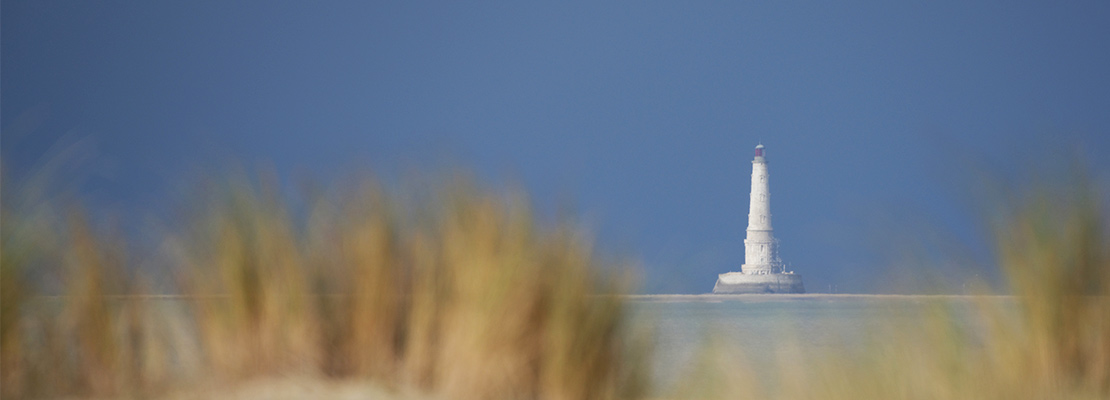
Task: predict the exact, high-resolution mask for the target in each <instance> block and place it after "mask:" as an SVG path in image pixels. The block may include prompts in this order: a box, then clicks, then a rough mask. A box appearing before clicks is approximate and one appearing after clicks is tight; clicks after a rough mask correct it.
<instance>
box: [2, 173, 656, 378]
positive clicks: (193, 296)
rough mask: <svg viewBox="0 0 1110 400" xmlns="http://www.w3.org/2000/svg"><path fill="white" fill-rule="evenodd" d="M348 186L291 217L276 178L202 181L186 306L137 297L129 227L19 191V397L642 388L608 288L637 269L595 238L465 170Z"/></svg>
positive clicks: (8, 345)
mask: <svg viewBox="0 0 1110 400" xmlns="http://www.w3.org/2000/svg"><path fill="white" fill-rule="evenodd" d="M341 189H350V190H349V191H345V192H341V193H326V194H319V195H317V196H316V197H315V198H313V199H312V201H311V202H310V206H309V207H307V210H305V211H304V212H302V213H301V214H303V216H302V217H294V215H293V214H294V213H293V212H292V211H291V210H290V209H289V208H288V207H287V206H286V203H285V202H283V201H282V200H281V196H279V195H277V193H276V191H275V186H274V185H270V184H267V182H266V181H262V182H261V183H259V182H257V181H253V180H250V179H247V178H245V177H239V178H232V179H229V180H227V181H219V180H216V181H210V182H206V183H205V184H204V185H202V186H201V187H200V188H199V190H198V191H197V192H198V195H197V196H196V197H195V198H193V199H191V201H190V204H191V205H192V208H191V209H189V210H186V211H185V212H184V213H183V215H184V216H185V217H184V218H183V221H184V223H183V224H181V225H180V226H179V227H177V228H174V229H169V232H170V233H169V234H167V235H166V238H165V245H164V246H163V248H164V249H165V253H166V254H165V256H164V257H162V258H161V260H163V263H165V264H166V265H161V266H159V267H160V268H166V269H173V270H174V271H176V272H177V276H178V277H179V279H178V282H177V285H178V287H179V290H180V291H181V292H182V295H183V297H182V298H183V299H186V300H187V301H186V306H185V307H184V310H181V311H180V312H175V311H174V310H173V309H172V307H170V308H167V307H166V306H165V305H164V304H162V305H159V304H157V303H156V302H152V301H143V300H141V299H142V298H143V297H142V296H141V294H142V293H144V291H143V290H142V288H143V285H141V284H140V282H143V279H142V278H141V277H138V274H137V273H136V271H137V268H135V265H134V263H135V262H134V261H133V260H130V259H128V258H127V256H126V251H125V250H126V249H125V244H124V243H123V241H122V240H121V239H119V236H118V235H112V234H110V233H105V232H103V231H98V230H94V229H93V228H91V227H90V226H89V224H88V223H87V222H86V221H85V219H84V218H83V216H82V215H83V213H81V212H80V211H73V212H70V213H68V216H66V217H64V218H57V219H55V218H56V217H57V215H56V213H55V212H54V211H55V210H56V208H50V209H44V211H43V212H42V213H41V214H35V213H28V212H26V211H24V210H23V209H20V207H25V206H27V205H32V204H39V203H37V202H34V201H5V202H4V203H3V205H4V207H5V208H4V216H3V217H4V220H3V221H4V228H5V231H4V248H3V260H4V264H3V266H4V269H3V271H4V275H3V277H2V278H3V283H4V285H5V286H4V288H3V289H4V291H3V294H4V298H3V306H4V309H3V316H4V320H3V322H4V326H3V329H4V331H3V332H4V336H3V343H4V348H3V354H4V358H3V362H4V364H3V366H2V367H3V368H2V370H0V371H2V373H3V382H4V384H3V388H2V390H3V395H4V397H5V398H38V397H66V396H78V397H88V396H93V397H149V396H154V395H159V394H169V393H174V392H180V391H182V390H187V389H188V388H189V387H190V386H195V385H198V384H200V385H202V386H212V385H215V386H224V387H233V386H235V385H236V384H238V383H239V382H247V381H251V380H254V379H260V378H266V377H294V376H298V377H307V378H308V379H316V380H325V381H328V380H330V381H334V382H348V381H352V380H355V381H368V382H374V383H375V384H377V385H379V386H381V387H383V388H384V390H386V391H387V392H393V393H396V394H398V396H400V395H401V394H404V393H423V394H426V395H432V396H438V397H445V398H463V399H465V398H475V399H478V398H482V399H485V398H552V399H604V398H631V397H638V396H639V394H640V390H641V387H642V386H643V382H644V379H643V375H644V371H643V368H642V367H640V365H643V363H638V362H629V361H631V360H634V357H636V354H637V352H639V351H641V350H640V349H638V348H637V347H636V346H635V345H633V344H631V343H630V342H629V341H628V338H629V336H628V335H627V334H626V333H627V331H628V328H627V321H626V318H625V308H624V306H623V304H622V302H621V301H620V300H619V298H616V297H612V296H603V297H595V296H592V295H594V294H599V293H606V294H607V293H618V292H622V291H624V290H626V289H627V283H626V281H627V280H626V279H625V278H623V277H622V276H621V275H619V274H618V272H619V270H620V269H621V266H619V265H611V266H607V265H605V264H606V263H605V262H602V261H600V260H599V259H598V258H597V256H596V255H595V252H594V250H593V249H592V248H591V247H590V245H589V243H588V242H587V241H586V240H585V239H584V238H585V236H584V235H583V234H582V233H581V232H579V231H576V230H575V229H573V228H571V227H570V226H569V225H566V224H555V225H554V226H545V225H543V224H541V223H539V222H537V221H536V220H535V219H534V217H533V213H532V212H531V210H530V209H529V205H528V201H527V199H526V198H525V197H523V196H522V195H508V196H503V195H494V194H489V193H487V192H484V191H482V190H479V189H478V188H476V187H475V186H474V185H472V184H470V183H468V182H466V181H464V180H458V181H455V182H452V183H450V184H447V185H444V187H442V188H440V189H436V191H435V193H432V194H429V195H426V196H422V197H421V198H420V199H417V200H415V201H413V199H412V198H410V199H408V200H409V201H405V202H402V201H401V200H402V199H401V198H400V197H398V196H391V195H389V194H388V193H386V191H384V190H383V189H382V188H381V187H380V186H379V185H377V184H376V183H375V182H373V181H372V180H365V181H360V182H356V183H355V184H352V185H350V186H347V187H344V188H341ZM4 192H5V194H11V195H12V196H13V198H17V197H18V194H19V193H18V191H9V190H7V188H5V191H4ZM6 200H7V199H6ZM19 200H22V199H19ZM55 239H57V240H55ZM56 278H60V279H56ZM52 290H53V292H51V291H52ZM51 294H57V295H60V296H56V297H49V296H46V295H51ZM119 295H133V296H134V297H124V298H120V297H119ZM114 296H115V297H114ZM282 379H284V378H282Z"/></svg>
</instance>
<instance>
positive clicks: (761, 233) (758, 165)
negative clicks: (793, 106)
mask: <svg viewBox="0 0 1110 400" xmlns="http://www.w3.org/2000/svg"><path fill="white" fill-rule="evenodd" d="M770 181H771V176H770V175H769V174H768V172H767V159H766V157H765V156H764V153H763V145H762V144H761V145H759V146H756V148H755V159H753V160H752V193H751V202H750V203H749V204H750V207H749V209H748V237H747V239H744V265H743V266H741V270H742V271H743V272H744V273H746V274H769V273H776V272H783V270H782V262H781V261H779V255H778V241H776V240H775V237H774V235H773V234H772V229H771V189H770V184H771V182H770Z"/></svg>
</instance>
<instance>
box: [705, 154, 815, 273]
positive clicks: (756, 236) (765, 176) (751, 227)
mask: <svg viewBox="0 0 1110 400" xmlns="http://www.w3.org/2000/svg"><path fill="white" fill-rule="evenodd" d="M765 150H766V149H765V148H764V147H763V144H762V143H760V144H759V145H758V146H755V158H754V159H752V186H751V187H752V190H751V199H750V202H749V203H748V230H747V238H745V239H744V264H743V265H741V266H740V272H726V273H723V274H720V275H718V276H717V284H716V285H714V286H713V293H805V286H803V285H802V276H801V275H799V274H796V273H794V272H793V271H787V268H786V265H785V264H783V262H782V260H781V259H779V248H778V247H779V246H778V244H779V242H778V240H777V239H775V236H774V231H773V229H772V228H771V176H770V174H769V173H768V169H767V157H766V154H765Z"/></svg>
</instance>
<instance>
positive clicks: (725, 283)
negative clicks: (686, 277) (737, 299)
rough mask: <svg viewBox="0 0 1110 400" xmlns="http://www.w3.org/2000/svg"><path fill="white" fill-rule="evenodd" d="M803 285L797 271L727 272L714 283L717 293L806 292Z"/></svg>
mask: <svg viewBox="0 0 1110 400" xmlns="http://www.w3.org/2000/svg"><path fill="white" fill-rule="evenodd" d="M805 292H806V288H805V286H804V285H802V276H801V275H799V274H795V273H780V274H745V273H743V272H726V273H723V274H720V275H717V284H716V285H713V293H716V294H748V293H805Z"/></svg>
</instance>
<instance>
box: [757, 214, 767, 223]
mask: <svg viewBox="0 0 1110 400" xmlns="http://www.w3.org/2000/svg"><path fill="white" fill-rule="evenodd" d="M759 222H767V216H766V215H760V216H759Z"/></svg>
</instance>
